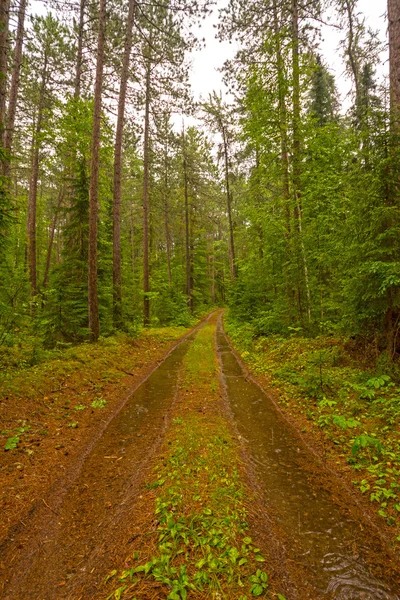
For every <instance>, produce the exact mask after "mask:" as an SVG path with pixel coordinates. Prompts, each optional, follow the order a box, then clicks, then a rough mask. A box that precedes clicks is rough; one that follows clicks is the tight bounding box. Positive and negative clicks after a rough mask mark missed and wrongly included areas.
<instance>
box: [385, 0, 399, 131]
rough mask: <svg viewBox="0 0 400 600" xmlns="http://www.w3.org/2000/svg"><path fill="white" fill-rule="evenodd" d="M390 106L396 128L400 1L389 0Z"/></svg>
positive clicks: (397, 115) (397, 122) (397, 125)
mask: <svg viewBox="0 0 400 600" xmlns="http://www.w3.org/2000/svg"><path fill="white" fill-rule="evenodd" d="M388 20H389V73H390V108H391V112H392V115H393V119H394V123H395V124H396V129H398V128H399V121H400V120H399V113H400V2H399V0H388Z"/></svg>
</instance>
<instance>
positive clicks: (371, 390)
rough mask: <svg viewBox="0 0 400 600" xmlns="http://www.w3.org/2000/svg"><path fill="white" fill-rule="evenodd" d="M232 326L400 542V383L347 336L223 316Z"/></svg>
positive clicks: (258, 371) (252, 362)
mask: <svg viewBox="0 0 400 600" xmlns="http://www.w3.org/2000/svg"><path fill="white" fill-rule="evenodd" d="M225 325H226V330H227V333H228V335H229V337H230V339H231V341H232V343H233V345H234V346H235V348H236V350H237V351H238V352H239V354H240V355H241V358H242V359H243V360H244V362H245V363H246V364H247V365H248V367H249V368H250V370H251V372H252V373H254V374H255V375H257V376H258V377H260V376H261V381H262V383H263V384H266V385H268V386H269V387H271V388H273V389H275V390H276V391H277V392H278V398H279V403H280V405H281V407H282V408H283V410H284V411H286V412H288V413H289V414H291V415H293V416H295V418H296V417H300V418H301V417H303V418H304V421H303V422H302V423H301V422H300V426H301V424H302V426H303V432H304V433H305V432H308V431H311V432H313V433H315V432H320V434H321V435H322V436H323V439H324V441H325V442H326V445H325V449H326V451H327V454H328V455H330V458H331V459H332V460H333V462H334V463H336V467H337V466H339V468H340V465H342V466H343V465H345V466H343V468H344V470H350V471H351V473H352V482H353V484H354V485H355V486H356V487H357V488H358V489H359V490H360V492H361V494H363V495H365V496H367V497H369V499H370V501H371V502H372V503H373V506H374V507H375V509H376V512H377V513H378V514H379V516H380V517H381V518H382V519H384V521H385V523H386V524H387V525H388V526H390V527H391V528H392V532H393V542H394V544H397V545H399V544H400V483H399V481H400V480H399V477H400V428H399V423H400V386H399V384H398V382H395V381H393V379H392V377H391V376H390V375H387V374H385V373H384V372H382V370H381V369H379V368H376V367H373V366H372V365H371V364H370V365H369V366H368V365H365V364H363V363H362V361H361V360H360V359H357V353H356V352H355V351H354V349H353V348H352V346H354V342H353V341H352V340H348V339H346V338H344V337H338V336H335V337H334V336H319V337H316V338H313V339H310V338H305V337H302V336H301V335H300V334H299V332H296V331H294V332H292V333H289V334H288V335H286V336H283V335H270V336H268V337H267V336H256V335H255V329H254V327H252V326H251V325H249V324H243V323H241V324H240V323H238V322H237V321H234V320H232V319H230V318H229V317H228V318H227V319H225Z"/></svg>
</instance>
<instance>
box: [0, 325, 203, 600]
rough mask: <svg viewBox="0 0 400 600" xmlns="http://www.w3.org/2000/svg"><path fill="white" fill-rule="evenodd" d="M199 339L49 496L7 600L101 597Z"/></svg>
mask: <svg viewBox="0 0 400 600" xmlns="http://www.w3.org/2000/svg"><path fill="white" fill-rule="evenodd" d="M192 337H193V335H192V336H191V337H190V338H187V339H186V341H184V342H182V343H181V344H180V345H179V346H178V347H177V348H175V350H173V351H172V352H171V354H170V355H169V356H168V357H167V358H166V359H165V361H164V362H163V363H161V365H160V366H159V367H158V368H157V369H156V370H155V371H154V372H153V373H152V374H151V375H150V376H149V377H148V378H147V379H146V380H145V381H144V382H143V383H142V384H141V385H140V386H139V387H138V388H137V389H136V391H135V392H134V393H133V394H132V396H131V397H130V398H129V399H128V401H127V402H126V404H125V405H124V407H123V408H122V410H121V411H120V412H119V413H118V414H117V415H116V416H115V417H114V418H113V419H112V421H111V422H110V423H109V425H108V426H107V428H106V430H105V432H104V433H103V434H102V435H101V437H100V439H99V440H98V441H97V442H96V443H95V444H94V446H93V447H92V449H91V451H90V453H89V454H88V456H87V457H86V458H85V459H84V460H83V461H82V465H81V468H80V470H79V472H78V473H76V475H75V477H74V480H73V481H72V482H71V481H70V483H69V484H68V485H64V489H63V487H62V486H58V488H57V489H54V490H53V491H52V492H51V493H50V494H49V495H48V496H46V501H45V504H43V506H42V507H41V509H40V510H39V511H38V514H37V515H35V517H34V519H33V523H32V526H31V527H30V528H29V531H28V530H27V531H26V532H23V533H22V535H20V536H18V537H16V538H15V540H10V544H9V548H8V549H7V550H8V551H7V554H8V556H9V561H10V562H13V569H12V570H10V580H9V585H8V586H7V585H6V596H5V598H7V599H9V600H11V599H16V598H29V600H33V599H39V598H40V600H43V599H46V600H60V599H61V598H69V599H72V598H74V599H77V598H82V599H83V598H89V597H91V596H92V593H95V590H96V588H97V586H98V585H100V580H99V579H98V578H99V577H104V568H105V565H106V564H107V562H108V561H109V562H110V564H112V563H113V556H111V554H112V553H114V554H115V553H118V551H119V545H120V542H121V541H122V538H123V535H124V530H125V526H124V525H125V520H126V518H129V515H130V507H131V506H132V504H133V503H134V501H135V496H136V494H137V493H138V485H137V484H138V481H140V476H141V474H142V473H143V469H144V468H145V467H146V465H147V464H148V460H149V457H151V456H152V451H154V449H156V448H157V447H158V443H159V441H160V438H161V434H162V433H163V431H164V429H165V423H166V418H167V411H168V409H169V408H170V407H171V405H172V403H173V399H174V396H175V391H176V385H177V381H178V373H179V369H180V367H181V364H182V360H183V358H184V356H185V354H186V352H187V349H188V347H189V344H190V341H191V338H192ZM3 558H4V559H5V561H6V560H7V557H6V556H4V557H3ZM7 562H8V561H7ZM99 567H100V568H99ZM97 572H99V575H97ZM81 590H84V593H83V594H82V593H81Z"/></svg>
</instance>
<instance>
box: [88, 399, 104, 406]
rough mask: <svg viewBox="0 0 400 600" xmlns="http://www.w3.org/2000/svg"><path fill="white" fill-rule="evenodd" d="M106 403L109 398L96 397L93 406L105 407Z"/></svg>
mask: <svg viewBox="0 0 400 600" xmlns="http://www.w3.org/2000/svg"><path fill="white" fill-rule="evenodd" d="M106 404H107V400H105V399H104V398H96V399H95V400H93V402H92V404H91V407H92V408H104V407H105V405H106Z"/></svg>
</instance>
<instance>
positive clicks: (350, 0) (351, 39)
mask: <svg viewBox="0 0 400 600" xmlns="http://www.w3.org/2000/svg"><path fill="white" fill-rule="evenodd" d="M345 8H346V11H347V19H348V23H349V35H348V39H347V55H348V57H349V62H350V68H351V72H352V73H353V79H354V87H355V89H356V111H357V118H358V120H359V121H360V120H361V89H360V66H359V64H358V60H357V57H356V54H355V32H354V13H353V11H354V0H345Z"/></svg>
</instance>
